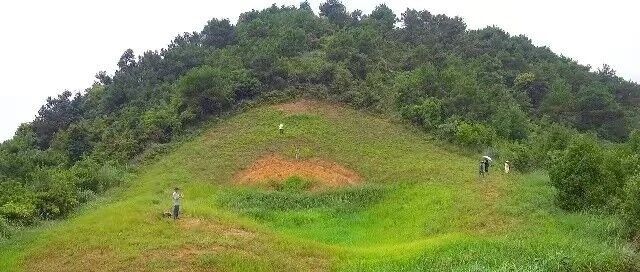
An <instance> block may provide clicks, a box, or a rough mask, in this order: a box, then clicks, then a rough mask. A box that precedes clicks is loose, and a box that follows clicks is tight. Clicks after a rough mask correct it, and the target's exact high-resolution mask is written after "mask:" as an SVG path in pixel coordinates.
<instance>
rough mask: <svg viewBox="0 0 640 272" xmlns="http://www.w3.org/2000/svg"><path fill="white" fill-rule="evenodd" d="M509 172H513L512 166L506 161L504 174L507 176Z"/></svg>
mask: <svg viewBox="0 0 640 272" xmlns="http://www.w3.org/2000/svg"><path fill="white" fill-rule="evenodd" d="M509 172H511V164H509V161H505V162H504V173H505V174H509Z"/></svg>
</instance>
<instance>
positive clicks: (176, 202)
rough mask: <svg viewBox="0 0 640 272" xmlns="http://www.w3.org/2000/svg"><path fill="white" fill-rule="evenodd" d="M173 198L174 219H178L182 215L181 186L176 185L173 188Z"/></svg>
mask: <svg viewBox="0 0 640 272" xmlns="http://www.w3.org/2000/svg"><path fill="white" fill-rule="evenodd" d="M171 199H173V213H172V215H173V220H176V219H178V216H179V215H180V202H181V200H182V194H181V193H180V188H178V187H176V188H174V189H173V194H171Z"/></svg>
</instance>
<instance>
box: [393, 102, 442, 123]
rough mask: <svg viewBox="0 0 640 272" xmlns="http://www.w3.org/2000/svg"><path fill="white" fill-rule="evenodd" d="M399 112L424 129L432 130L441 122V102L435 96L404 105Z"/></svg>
mask: <svg viewBox="0 0 640 272" xmlns="http://www.w3.org/2000/svg"><path fill="white" fill-rule="evenodd" d="M401 114H402V116H403V117H404V118H407V119H409V120H412V121H413V122H415V123H417V124H419V125H421V126H422V127H423V128H425V129H426V130H433V129H435V128H436V127H438V126H439V125H440V124H442V122H443V109H442V102H441V101H440V100H439V99H437V98H435V97H429V98H427V99H425V100H424V101H423V102H422V103H421V104H419V105H413V106H406V107H404V108H403V109H402V110H401Z"/></svg>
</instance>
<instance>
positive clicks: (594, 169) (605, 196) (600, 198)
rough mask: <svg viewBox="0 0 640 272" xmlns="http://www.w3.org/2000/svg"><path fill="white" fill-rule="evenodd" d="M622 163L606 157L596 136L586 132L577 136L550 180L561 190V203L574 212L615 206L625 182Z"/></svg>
mask: <svg viewBox="0 0 640 272" xmlns="http://www.w3.org/2000/svg"><path fill="white" fill-rule="evenodd" d="M619 165H620V163H619V160H618V159H617V158H615V157H614V156H607V154H605V153H604V152H603V150H602V149H601V147H600V146H599V145H598V142H597V141H596V140H595V139H593V138H591V137H588V136H584V135H583V136H579V137H576V138H575V139H573V140H572V141H571V143H570V144H569V146H568V148H567V150H565V151H564V152H562V153H561V154H560V155H559V157H558V158H556V159H555V161H554V162H553V164H552V166H551V169H550V171H549V177H550V178H551V182H552V184H553V186H554V187H556V189H557V190H558V193H557V201H558V205H559V206H560V207H561V208H563V209H566V210H571V211H578V210H587V209H594V208H596V209H597V208H607V206H609V207H610V206H611V205H615V204H616V203H617V202H619V199H620V197H621V193H620V190H619V189H620V188H622V185H623V184H624V183H623V182H624V180H623V179H624V175H621V174H620V173H621V172H620V169H619V168H618V167H619Z"/></svg>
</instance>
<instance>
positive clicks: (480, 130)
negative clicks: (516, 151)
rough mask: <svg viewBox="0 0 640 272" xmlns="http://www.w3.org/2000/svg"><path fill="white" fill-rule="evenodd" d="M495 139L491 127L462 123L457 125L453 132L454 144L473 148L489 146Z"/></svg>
mask: <svg viewBox="0 0 640 272" xmlns="http://www.w3.org/2000/svg"><path fill="white" fill-rule="evenodd" d="M495 137H496V133H495V130H493V129H492V128H491V127H487V126H485V125H483V124H478V123H470V122H464V121H462V122H460V123H458V125H457V127H456V132H455V139H456V142H458V143H460V144H462V145H465V146H468V147H475V148H480V147H484V146H489V145H491V143H493V140H494V139H495Z"/></svg>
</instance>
